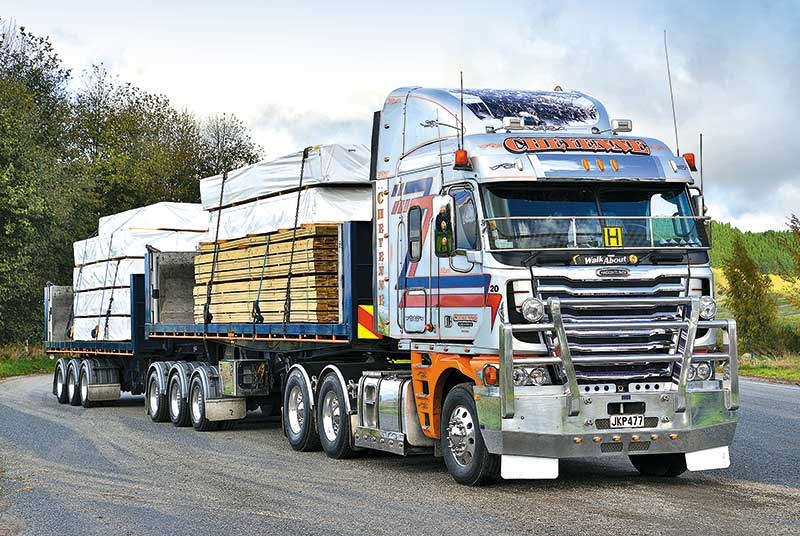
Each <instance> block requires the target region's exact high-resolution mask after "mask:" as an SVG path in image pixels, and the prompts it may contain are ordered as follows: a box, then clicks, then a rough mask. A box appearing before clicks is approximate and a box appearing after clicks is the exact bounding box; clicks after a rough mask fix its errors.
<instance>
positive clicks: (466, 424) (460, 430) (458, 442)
mask: <svg viewBox="0 0 800 536" xmlns="http://www.w3.org/2000/svg"><path fill="white" fill-rule="evenodd" d="M447 444H448V446H449V448H450V452H451V453H452V454H453V459H454V460H455V461H456V463H457V464H458V465H460V466H461V467H465V466H467V465H469V463H470V462H471V461H472V459H473V458H474V457H475V423H474V421H473V420H472V415H471V414H470V412H469V410H468V409H467V408H466V407H464V406H456V408H455V409H453V411H452V412H451V413H450V419H449V421H448V423H447Z"/></svg>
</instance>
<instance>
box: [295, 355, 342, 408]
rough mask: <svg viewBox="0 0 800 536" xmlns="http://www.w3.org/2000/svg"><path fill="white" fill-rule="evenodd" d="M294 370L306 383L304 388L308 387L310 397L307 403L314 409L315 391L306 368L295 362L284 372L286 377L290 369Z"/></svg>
mask: <svg viewBox="0 0 800 536" xmlns="http://www.w3.org/2000/svg"><path fill="white" fill-rule="evenodd" d="M329 366H330V365H329ZM325 368H326V369H327V368H328V367H325ZM295 370H297V371H298V372H299V373H300V375H301V376H302V378H303V381H304V382H305V384H306V388H307V389H308V394H309V398H310V400H309V404H310V405H311V409H314V408H315V407H316V405H317V404H316V400H317V397H316V394H317V393H316V391H315V390H314V388H313V387H311V377H310V376H309V375H308V371H307V370H306V368H305V367H304V366H303V365H301V364H299V363H295V364H294V365H292V366H291V367H289V370H288V371H287V372H286V377H287V378H288V377H289V374H291V373H292V371H295ZM339 374H340V375H341V372H339ZM320 378H322V375H320ZM317 383H319V382H317Z"/></svg>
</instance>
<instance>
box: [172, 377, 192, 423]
mask: <svg viewBox="0 0 800 536" xmlns="http://www.w3.org/2000/svg"><path fill="white" fill-rule="evenodd" d="M168 392H169V397H168V398H169V420H171V421H172V424H174V425H175V426H189V423H190V422H191V420H190V417H189V403H188V402H187V401H186V399H185V398H184V397H183V392H182V390H181V380H180V378H178V375H177V374H173V375H172V376H171V377H170V379H169V390H168Z"/></svg>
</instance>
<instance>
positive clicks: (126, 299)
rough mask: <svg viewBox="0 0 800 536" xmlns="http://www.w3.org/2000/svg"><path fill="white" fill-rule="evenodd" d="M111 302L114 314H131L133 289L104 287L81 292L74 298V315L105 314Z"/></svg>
mask: <svg viewBox="0 0 800 536" xmlns="http://www.w3.org/2000/svg"><path fill="white" fill-rule="evenodd" d="M112 298H113V301H112ZM109 304H111V313H110V314H112V315H129V314H130V313H131V289H130V288H129V287H125V288H104V289H100V290H89V291H86V292H79V293H78V294H76V295H75V298H74V300H73V303H72V305H73V307H72V315H73V316H76V317H77V316H97V315H100V314H102V315H105V314H106V313H107V312H108V306H109Z"/></svg>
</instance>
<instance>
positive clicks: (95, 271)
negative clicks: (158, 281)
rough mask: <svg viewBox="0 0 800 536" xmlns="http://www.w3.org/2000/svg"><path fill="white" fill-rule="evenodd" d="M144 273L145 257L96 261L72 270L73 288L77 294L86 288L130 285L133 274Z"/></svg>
mask: <svg viewBox="0 0 800 536" xmlns="http://www.w3.org/2000/svg"><path fill="white" fill-rule="evenodd" d="M143 273H144V259H130V258H129V259H119V260H114V261H106V262H96V263H94V264H87V265H86V266H83V267H76V268H74V269H73V270H72V289H73V290H74V291H75V293H76V294H75V296H77V295H78V293H79V292H81V291H84V290H94V289H99V288H111V287H128V286H130V284H131V274H143Z"/></svg>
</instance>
